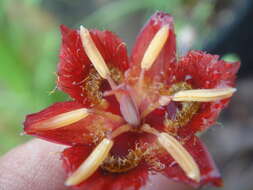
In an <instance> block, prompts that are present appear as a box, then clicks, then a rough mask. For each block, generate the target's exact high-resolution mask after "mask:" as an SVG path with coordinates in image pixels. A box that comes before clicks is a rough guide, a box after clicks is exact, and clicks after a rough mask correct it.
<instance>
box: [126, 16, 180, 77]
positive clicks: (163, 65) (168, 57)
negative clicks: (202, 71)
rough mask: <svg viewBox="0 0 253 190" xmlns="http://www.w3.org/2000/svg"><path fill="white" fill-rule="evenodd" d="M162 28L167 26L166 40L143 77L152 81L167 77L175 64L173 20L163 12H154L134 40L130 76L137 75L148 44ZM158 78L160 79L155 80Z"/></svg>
mask: <svg viewBox="0 0 253 190" xmlns="http://www.w3.org/2000/svg"><path fill="white" fill-rule="evenodd" d="M164 26H168V29H169V34H168V38H167V40H166V42H165V44H164V46H163V48H162V50H161V52H160V53H159V55H158V57H157V58H156V60H155V62H154V63H153V65H152V66H151V68H150V69H149V70H148V71H147V73H146V75H145V76H147V77H150V78H151V77H152V78H153V79H154V78H156V80H164V77H169V74H170V72H171V69H172V65H173V64H175V62H176V38H175V34H174V26H173V18H172V17H171V16H170V15H169V14H166V13H163V12H156V13H155V14H154V15H153V16H152V17H151V18H150V20H149V21H148V22H147V24H146V25H145V26H144V28H143V29H142V31H141V32H140V34H139V35H138V37H137V39H136V43H135V45H134V48H133V50H132V56H131V62H130V64H131V67H132V68H131V71H130V74H131V75H132V76H134V75H139V72H140V67H141V62H142V59H143V56H144V54H145V52H146V50H147V48H148V46H149V45H150V42H151V41H152V39H153V38H154V36H155V35H156V34H157V32H158V31H159V30H160V29H161V28H162V27H164ZM158 77H161V78H162V79H161V78H160V79H157V78H158Z"/></svg>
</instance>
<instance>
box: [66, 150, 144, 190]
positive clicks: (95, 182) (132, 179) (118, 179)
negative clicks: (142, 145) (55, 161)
mask: <svg viewBox="0 0 253 190" xmlns="http://www.w3.org/2000/svg"><path fill="white" fill-rule="evenodd" d="M92 149H93V147H90V146H85V145H78V146H73V147H71V148H67V149H65V150H64V152H63V153H62V160H63V166H64V168H65V169H66V171H67V172H68V174H69V175H71V173H73V172H74V171H75V170H76V169H77V168H78V167H79V166H80V165H81V163H82V162H83V161H84V160H85V159H86V158H87V157H88V155H89V154H90V153H91V151H92ZM147 179H148V171H147V169H146V168H144V166H138V167H137V168H135V169H133V170H131V171H129V172H126V173H121V174H112V173H108V172H105V171H103V170H102V169H98V170H97V171H96V172H95V173H94V174H93V175H92V176H91V177H90V178H88V179H87V180H86V181H84V182H83V183H81V184H80V185H78V186H76V187H74V189H77V190H81V189H86V188H87V189H92V190H102V189H104V188H105V187H106V189H108V190H122V189H132V190H138V189H140V187H141V186H143V185H145V183H146V181H147Z"/></svg>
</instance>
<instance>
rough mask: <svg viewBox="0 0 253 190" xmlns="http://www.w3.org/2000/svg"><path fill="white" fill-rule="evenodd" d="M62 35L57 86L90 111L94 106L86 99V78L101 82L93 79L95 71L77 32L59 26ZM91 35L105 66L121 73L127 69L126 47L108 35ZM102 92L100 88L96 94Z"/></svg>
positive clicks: (93, 32) (111, 34)
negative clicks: (89, 108)
mask: <svg viewBox="0 0 253 190" xmlns="http://www.w3.org/2000/svg"><path fill="white" fill-rule="evenodd" d="M61 32H62V45H61V49H60V60H59V64H58V72H57V75H58V80H57V86H58V87H59V88H60V89H61V90H62V91H64V92H66V93H67V94H69V95H70V96H71V97H72V98H74V99H75V100H77V101H79V102H80V103H83V104H85V105H86V106H89V107H90V106H92V105H93V104H96V103H97V102H96V101H94V100H93V99H91V97H89V96H87V93H88V91H89V89H87V87H85V86H86V83H87V82H88V80H87V78H88V77H90V78H91V75H93V78H98V79H99V80H101V81H104V80H103V79H100V76H99V75H96V73H97V72H96V71H95V73H94V68H93V66H92V63H91V62H90V60H89V58H88V56H87V55H86V53H85V51H84V49H83V46H82V42H81V38H80V35H79V31H78V30H72V29H69V28H67V27H66V26H64V25H62V26H61ZM90 35H91V37H92V39H93V41H94V43H95V44H96V47H97V49H98V50H99V52H100V53H101V55H102V57H103V59H104V60H105V62H106V64H107V65H108V66H109V67H110V66H111V67H114V68H116V69H118V70H119V72H122V73H123V72H124V71H125V70H126V69H127V68H128V57H127V50H126V46H125V44H124V43H123V42H122V41H121V40H120V39H119V38H118V37H117V36H116V35H115V34H113V33H112V32H110V31H98V30H90ZM98 79H97V80H98ZM91 83H94V82H91ZM100 84H101V83H100ZM93 85H95V84H93ZM102 88H103V87H102V86H101V89H98V90H106V89H102Z"/></svg>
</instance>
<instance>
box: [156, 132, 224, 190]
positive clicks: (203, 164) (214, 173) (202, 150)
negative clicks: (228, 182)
mask: <svg viewBox="0 0 253 190" xmlns="http://www.w3.org/2000/svg"><path fill="white" fill-rule="evenodd" d="M182 142H183V146H184V147H185V148H186V150H187V151H188V152H189V153H190V154H191V156H192V157H193V159H194V160H195V161H196V163H197V165H198V167H199V169H200V174H201V178H200V182H199V183H197V182H195V181H193V180H191V179H189V178H188V177H187V176H186V175H185V173H184V172H183V170H182V169H181V168H180V167H179V165H178V164H177V163H176V162H175V161H174V160H173V159H172V157H171V156H169V155H166V154H163V157H162V158H161V161H162V162H163V163H164V164H166V169H165V170H164V171H163V172H162V173H163V174H164V175H165V176H167V177H169V178H172V179H173V180H176V181H181V182H184V183H187V184H189V185H192V186H194V187H199V186H202V185H205V184H209V183H210V184H212V185H214V186H222V180H221V176H220V174H219V171H218V170H217V168H216V166H215V164H214V162H213V160H212V158H211V156H210V154H209V152H208V151H207V149H206V147H205V145H204V144H203V143H202V142H201V141H200V140H199V139H198V137H196V136H192V137H191V138H189V139H186V140H182Z"/></svg>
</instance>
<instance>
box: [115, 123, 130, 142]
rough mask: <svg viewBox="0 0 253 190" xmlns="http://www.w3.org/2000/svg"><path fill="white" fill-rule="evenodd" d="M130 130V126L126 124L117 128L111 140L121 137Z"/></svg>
mask: <svg viewBox="0 0 253 190" xmlns="http://www.w3.org/2000/svg"><path fill="white" fill-rule="evenodd" d="M131 129H132V128H131V125H128V124H126V125H122V126H120V127H118V128H117V129H116V130H115V131H113V132H112V134H111V139H113V138H115V137H117V136H119V135H121V134H123V133H125V132H128V131H130V130H131Z"/></svg>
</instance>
